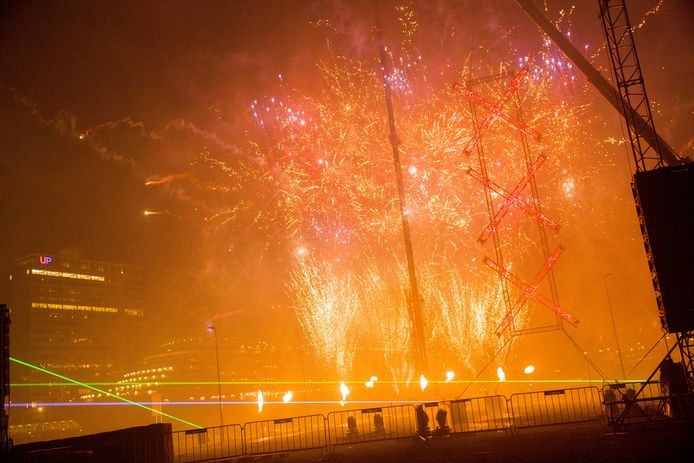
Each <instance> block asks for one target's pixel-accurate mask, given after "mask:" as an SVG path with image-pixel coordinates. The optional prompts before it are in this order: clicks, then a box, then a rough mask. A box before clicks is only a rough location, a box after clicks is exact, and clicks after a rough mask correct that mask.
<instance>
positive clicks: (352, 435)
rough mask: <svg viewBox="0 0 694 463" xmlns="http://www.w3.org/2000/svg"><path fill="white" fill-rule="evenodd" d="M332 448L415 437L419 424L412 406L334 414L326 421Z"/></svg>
mask: <svg viewBox="0 0 694 463" xmlns="http://www.w3.org/2000/svg"><path fill="white" fill-rule="evenodd" d="M326 423H327V428H328V441H329V442H330V445H331V446H337V445H348V444H353V443H356V442H372V441H378V440H388V439H402V438H405V437H413V436H414V435H415V434H416V432H417V420H416V418H415V411H414V407H413V406H412V405H391V406H387V407H375V408H364V409H361V410H344V411H339V412H330V413H328V416H327V418H326Z"/></svg>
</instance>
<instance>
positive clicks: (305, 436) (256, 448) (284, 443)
mask: <svg viewBox="0 0 694 463" xmlns="http://www.w3.org/2000/svg"><path fill="white" fill-rule="evenodd" d="M243 431H244V451H245V455H246V456H250V455H263V454H271V453H284V452H290V451H295V450H311V449H319V448H323V447H326V445H327V438H326V432H325V417H323V415H306V416H298V417H295V418H283V419H279V420H268V421H254V422H251V423H246V424H245V425H244V427H243Z"/></svg>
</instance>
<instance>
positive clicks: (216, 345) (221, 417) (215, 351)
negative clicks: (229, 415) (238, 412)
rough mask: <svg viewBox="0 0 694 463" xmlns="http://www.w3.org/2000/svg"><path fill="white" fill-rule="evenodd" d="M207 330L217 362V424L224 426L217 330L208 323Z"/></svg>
mask: <svg viewBox="0 0 694 463" xmlns="http://www.w3.org/2000/svg"><path fill="white" fill-rule="evenodd" d="M207 330H208V331H211V332H212V333H214V353H215V358H216V360H217V395H218V397H219V424H220V426H224V411H223V409H222V380H221V377H220V375H219V343H218V342H217V328H216V327H215V326H214V325H213V324H212V322H210V323H209V324H208V325H207Z"/></svg>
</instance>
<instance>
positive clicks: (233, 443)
mask: <svg viewBox="0 0 694 463" xmlns="http://www.w3.org/2000/svg"><path fill="white" fill-rule="evenodd" d="M171 436H172V440H173V448H174V460H173V461H174V462H176V463H179V462H181V463H183V462H195V461H214V460H218V459H222V458H235V457H242V456H243V428H242V427H241V425H238V424H230V425H226V426H216V427H211V428H203V429H189V430H186V431H175V432H173V433H172V435H171Z"/></svg>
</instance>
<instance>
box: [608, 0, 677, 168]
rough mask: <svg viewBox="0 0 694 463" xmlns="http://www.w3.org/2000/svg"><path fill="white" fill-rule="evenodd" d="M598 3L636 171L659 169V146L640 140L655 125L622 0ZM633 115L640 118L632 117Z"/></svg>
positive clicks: (661, 163) (656, 141)
mask: <svg viewBox="0 0 694 463" xmlns="http://www.w3.org/2000/svg"><path fill="white" fill-rule="evenodd" d="M599 3H600V17H601V19H602V26H603V30H604V32H605V39H606V40H607V48H608V50H609V54H610V61H611V63H612V69H613V71H614V77H615V82H616V84H617V90H618V91H619V94H620V96H621V102H622V108H623V113H624V117H625V119H626V122H627V129H628V132H629V142H630V143H631V149H632V154H633V156H634V162H635V163H636V171H637V172H641V171H645V170H653V169H657V168H658V167H662V166H663V159H662V156H661V154H660V143H659V141H658V139H657V138H655V143H650V144H649V143H648V142H647V141H646V139H645V138H644V134H645V133H647V132H649V133H655V126H654V125H653V115H652V114H651V105H650V104H649V102H648V95H647V94H646V87H645V86H644V83H643V76H642V74H641V65H640V64H639V57H638V54H637V53H636V47H635V46H634V36H633V34H632V32H631V23H630V22H629V15H628V14H627V10H626V5H625V4H624V0H600V2H599ZM632 108H633V111H632V110H631V109H632ZM634 113H636V114H638V115H639V116H640V118H638V117H635V114H634Z"/></svg>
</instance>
